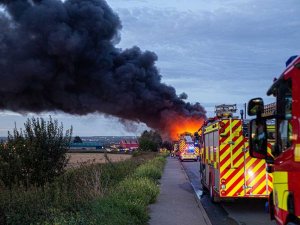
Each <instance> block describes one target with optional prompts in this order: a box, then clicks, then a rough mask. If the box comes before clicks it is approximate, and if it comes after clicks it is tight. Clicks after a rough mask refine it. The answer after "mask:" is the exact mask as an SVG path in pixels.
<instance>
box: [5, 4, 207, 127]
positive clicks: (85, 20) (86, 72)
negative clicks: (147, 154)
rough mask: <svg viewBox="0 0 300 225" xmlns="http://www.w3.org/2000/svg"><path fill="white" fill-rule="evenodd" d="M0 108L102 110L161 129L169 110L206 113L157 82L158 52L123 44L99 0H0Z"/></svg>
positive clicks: (112, 16)
mask: <svg viewBox="0 0 300 225" xmlns="http://www.w3.org/2000/svg"><path fill="white" fill-rule="evenodd" d="M0 4H1V5H2V7H3V8H4V10H2V12H1V13H0V109H5V110H12V111H16V112H21V113H26V112H36V113H40V112H45V111H63V112H66V113H70V114H75V115H85V114H88V113H94V112H98V113H103V114H108V115H113V116H117V117H119V118H122V119H126V120H132V121H138V122H144V123H146V124H147V125H148V126H150V127H152V128H155V129H160V130H164V126H165V125H166V123H165V120H166V119H170V115H172V116H174V115H181V116H193V117H199V118H204V117H205V110H204V109H203V107H202V106H201V105H200V104H199V103H196V104H190V103H186V102H184V101H183V99H185V98H186V97H187V96H186V94H182V95H181V96H177V94H176V91H175V89H174V88H173V87H171V86H168V85H166V84H163V83H161V75H160V74H159V71H158V69H157V68H156V67H155V65H154V64H155V61H156V60H157V56H156V55H155V53H153V52H150V51H145V52H142V51H141V50H140V49H139V48H138V47H133V48H131V49H126V50H124V51H122V50H121V49H118V48H116V47H115V45H116V44H117V43H118V41H119V40H120V35H119V34H120V33H119V32H120V30H121V22H120V19H119V17H118V16H117V15H116V14H115V13H114V12H113V11H112V9H111V8H110V7H109V6H108V5H107V3H106V2H105V1H103V0H67V1H64V2H62V1H60V0H39V1H38V0H6V1H5V0H0Z"/></svg>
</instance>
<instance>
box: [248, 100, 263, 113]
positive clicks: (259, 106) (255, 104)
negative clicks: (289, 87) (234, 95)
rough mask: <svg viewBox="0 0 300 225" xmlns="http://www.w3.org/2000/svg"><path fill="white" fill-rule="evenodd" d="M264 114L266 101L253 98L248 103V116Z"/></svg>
mask: <svg viewBox="0 0 300 225" xmlns="http://www.w3.org/2000/svg"><path fill="white" fill-rule="evenodd" d="M263 112H264V101H263V99H262V98H253V99H251V100H250V101H249V102H248V115H249V116H256V115H261V114H262V113H263Z"/></svg>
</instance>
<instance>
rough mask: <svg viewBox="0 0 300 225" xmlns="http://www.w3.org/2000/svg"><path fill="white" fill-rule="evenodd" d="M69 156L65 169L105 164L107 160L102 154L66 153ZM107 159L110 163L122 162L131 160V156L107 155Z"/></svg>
mask: <svg viewBox="0 0 300 225" xmlns="http://www.w3.org/2000/svg"><path fill="white" fill-rule="evenodd" d="M67 155H68V156H70V160H69V163H68V166H67V167H72V168H73V167H77V166H80V165H81V164H91V163H107V162H108V161H107V159H106V158H105V156H104V153H67ZM107 157H108V159H109V160H110V161H111V162H118V161H123V160H126V159H129V158H131V155H125V154H107Z"/></svg>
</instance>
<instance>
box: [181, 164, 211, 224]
mask: <svg viewBox="0 0 300 225" xmlns="http://www.w3.org/2000/svg"><path fill="white" fill-rule="evenodd" d="M179 163H180V166H181V169H182V170H183V171H184V175H185V177H186V179H187V180H188V181H189V182H190V185H191V186H192V188H193V190H194V197H195V199H196V202H197V204H198V206H199V208H200V211H201V213H202V215H203V218H204V221H205V223H206V224H207V225H212V223H211V221H210V219H209V217H208V215H207V213H206V211H205V209H204V207H203V205H202V203H201V202H200V199H199V197H198V195H197V192H196V190H195V187H194V185H193V184H192V182H191V180H190V178H189V176H188V175H187V174H186V172H185V169H184V167H183V165H182V163H181V162H179Z"/></svg>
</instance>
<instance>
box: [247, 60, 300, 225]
mask: <svg viewBox="0 0 300 225" xmlns="http://www.w3.org/2000/svg"><path fill="white" fill-rule="evenodd" d="M267 95H273V96H274V97H275V98H276V103H275V104H272V105H266V106H265V105H264V102H263V100H262V99H261V98H254V99H251V100H250V101H249V103H248V115H250V116H256V118H255V119H253V120H251V122H250V136H249V138H250V143H249V150H250V154H251V155H252V156H253V157H255V158H259V159H265V160H266V161H267V163H268V164H269V166H268V171H269V172H271V173H272V175H273V179H274V180H273V185H274V189H273V192H272V193H271V194H270V198H269V206H270V215H271V219H275V220H276V222H277V224H279V225H295V224H300V181H299V177H300V135H299V134H300V57H291V58H290V59H289V60H288V61H287V68H286V69H285V70H284V72H283V73H282V74H281V76H280V77H279V78H278V79H276V80H274V83H273V84H272V85H271V87H270V89H269V90H268V92H267ZM270 120H275V134H276V135H275V144H274V146H273V148H272V155H271V156H270V155H269V154H267V123H268V121H270Z"/></svg>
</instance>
